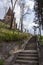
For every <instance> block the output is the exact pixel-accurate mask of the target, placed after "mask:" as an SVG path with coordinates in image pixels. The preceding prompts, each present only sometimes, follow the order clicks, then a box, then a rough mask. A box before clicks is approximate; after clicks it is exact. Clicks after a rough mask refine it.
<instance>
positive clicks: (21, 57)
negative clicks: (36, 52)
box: [17, 56, 38, 60]
mask: <svg viewBox="0 0 43 65" xmlns="http://www.w3.org/2000/svg"><path fill="white" fill-rule="evenodd" d="M17 59H27V60H28V59H38V57H23V56H22V57H20V56H18V58H17Z"/></svg>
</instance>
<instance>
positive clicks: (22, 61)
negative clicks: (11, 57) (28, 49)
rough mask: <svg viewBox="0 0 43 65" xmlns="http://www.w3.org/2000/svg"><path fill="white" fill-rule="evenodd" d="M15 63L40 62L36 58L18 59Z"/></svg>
mask: <svg viewBox="0 0 43 65" xmlns="http://www.w3.org/2000/svg"><path fill="white" fill-rule="evenodd" d="M15 63H24V64H28V63H38V61H36V60H31V61H30V60H18V59H17V60H16V62H15Z"/></svg>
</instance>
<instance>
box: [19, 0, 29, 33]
mask: <svg viewBox="0 0 43 65" xmlns="http://www.w3.org/2000/svg"><path fill="white" fill-rule="evenodd" d="M19 6H20V13H21V17H20V22H21V32H23V19H24V16H25V15H26V14H29V13H28V11H29V6H26V5H25V0H19ZM26 8H27V10H26V12H25V9H26Z"/></svg>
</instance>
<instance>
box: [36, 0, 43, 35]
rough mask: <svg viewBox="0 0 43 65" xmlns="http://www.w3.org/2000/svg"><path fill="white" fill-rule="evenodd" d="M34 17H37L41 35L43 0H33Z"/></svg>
mask: <svg viewBox="0 0 43 65" xmlns="http://www.w3.org/2000/svg"><path fill="white" fill-rule="evenodd" d="M35 17H36V18H37V21H38V24H39V31H40V35H41V26H42V27H43V0H35Z"/></svg>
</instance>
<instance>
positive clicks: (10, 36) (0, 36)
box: [0, 22, 31, 42]
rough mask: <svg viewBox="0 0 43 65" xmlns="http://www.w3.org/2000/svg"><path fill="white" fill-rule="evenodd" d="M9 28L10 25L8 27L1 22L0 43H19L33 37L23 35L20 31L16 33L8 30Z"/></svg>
mask: <svg viewBox="0 0 43 65" xmlns="http://www.w3.org/2000/svg"><path fill="white" fill-rule="evenodd" d="M9 26H10V25H8V24H7V25H6V24H5V23H3V22H0V41H6V42H9V41H18V40H22V39H26V38H28V37H30V36H31V35H30V34H27V33H23V32H20V31H18V30H16V31H14V30H10V29H7V28H8V27H9Z"/></svg>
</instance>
